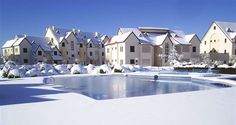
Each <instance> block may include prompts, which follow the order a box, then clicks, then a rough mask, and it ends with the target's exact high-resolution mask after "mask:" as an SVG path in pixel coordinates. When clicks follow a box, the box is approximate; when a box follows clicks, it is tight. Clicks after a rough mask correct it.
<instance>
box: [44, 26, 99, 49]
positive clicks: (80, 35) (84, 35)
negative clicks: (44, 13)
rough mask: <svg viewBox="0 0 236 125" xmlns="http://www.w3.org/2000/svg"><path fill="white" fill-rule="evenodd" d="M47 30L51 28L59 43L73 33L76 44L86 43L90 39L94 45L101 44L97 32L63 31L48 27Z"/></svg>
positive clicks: (62, 29)
mask: <svg viewBox="0 0 236 125" xmlns="http://www.w3.org/2000/svg"><path fill="white" fill-rule="evenodd" d="M49 28H51V30H52V31H53V33H54V34H55V36H56V37H57V39H58V41H59V42H61V41H62V39H63V38H67V37H68V36H69V35H70V34H71V33H73V34H74V35H75V37H76V38H77V41H78V42H80V41H81V40H82V41H84V42H85V43H87V42H86V41H87V39H91V40H92V42H93V43H94V44H96V45H99V44H100V43H101V36H100V34H99V33H98V32H82V31H81V30H80V29H64V28H58V27H55V26H50V27H49Z"/></svg>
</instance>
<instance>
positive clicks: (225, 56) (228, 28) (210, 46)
mask: <svg viewBox="0 0 236 125" xmlns="http://www.w3.org/2000/svg"><path fill="white" fill-rule="evenodd" d="M200 50H201V53H210V58H211V59H212V61H222V62H224V63H228V61H229V59H230V57H232V56H235V55H236V23H235V22H220V21H215V22H213V23H212V24H211V26H210V27H209V29H208V31H207V32H206V34H205V35H204V37H203V39H202V42H201V49H200Z"/></svg>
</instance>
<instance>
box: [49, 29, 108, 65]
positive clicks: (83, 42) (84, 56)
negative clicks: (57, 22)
mask: <svg viewBox="0 0 236 125" xmlns="http://www.w3.org/2000/svg"><path fill="white" fill-rule="evenodd" d="M45 38H47V39H49V41H50V43H51V44H52V45H53V46H55V47H56V48H58V50H59V51H60V52H61V55H62V62H63V63H81V64H86V65H87V64H94V65H101V64H104V63H105V62H104V59H105V53H104V51H105V47H104V43H105V42H106V40H108V36H106V35H103V36H101V35H100V34H99V33H98V32H82V31H81V30H79V29H71V30H70V29H63V28H58V27H54V26H50V27H48V28H47V29H46V35H45Z"/></svg>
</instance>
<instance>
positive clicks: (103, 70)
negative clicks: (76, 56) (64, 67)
mask: <svg viewBox="0 0 236 125" xmlns="http://www.w3.org/2000/svg"><path fill="white" fill-rule="evenodd" d="M87 70H88V67H87ZM88 73H92V74H99V73H100V74H104V73H111V68H110V67H109V66H108V65H107V64H103V65H101V66H98V67H96V68H94V69H93V70H92V71H90V72H89V70H88Z"/></svg>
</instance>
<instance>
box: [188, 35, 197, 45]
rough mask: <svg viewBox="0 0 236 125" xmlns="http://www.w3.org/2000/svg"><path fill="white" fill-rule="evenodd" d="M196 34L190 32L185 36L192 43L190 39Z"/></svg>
mask: <svg viewBox="0 0 236 125" xmlns="http://www.w3.org/2000/svg"><path fill="white" fill-rule="evenodd" d="M195 35H196V34H188V35H186V36H185V39H186V40H187V42H189V43H190V40H192V39H193V37H194V36H195Z"/></svg>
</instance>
